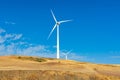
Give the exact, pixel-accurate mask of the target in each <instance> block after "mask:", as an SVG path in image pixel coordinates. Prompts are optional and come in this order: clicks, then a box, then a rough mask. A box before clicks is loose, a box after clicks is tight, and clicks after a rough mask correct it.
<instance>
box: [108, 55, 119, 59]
mask: <svg viewBox="0 0 120 80" xmlns="http://www.w3.org/2000/svg"><path fill="white" fill-rule="evenodd" d="M110 58H115V59H120V56H110Z"/></svg>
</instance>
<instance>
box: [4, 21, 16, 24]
mask: <svg viewBox="0 0 120 80" xmlns="http://www.w3.org/2000/svg"><path fill="white" fill-rule="evenodd" d="M5 24H7V25H9V24H11V25H15V24H16V23H15V22H11V21H5Z"/></svg>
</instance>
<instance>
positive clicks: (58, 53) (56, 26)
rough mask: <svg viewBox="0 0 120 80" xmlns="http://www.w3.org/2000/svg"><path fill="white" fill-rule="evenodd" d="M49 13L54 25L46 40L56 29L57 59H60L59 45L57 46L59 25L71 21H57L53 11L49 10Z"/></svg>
mask: <svg viewBox="0 0 120 80" xmlns="http://www.w3.org/2000/svg"><path fill="white" fill-rule="evenodd" d="M51 13H52V16H53V19H54V20H55V25H54V27H53V29H52V30H51V32H50V34H49V36H48V39H49V37H50V36H51V34H52V33H53V31H54V30H55V28H57V59H59V58H60V45H59V43H60V42H59V26H60V24H61V23H65V22H69V21H71V20H62V21H57V19H56V17H55V15H54V13H53V11H52V10H51Z"/></svg>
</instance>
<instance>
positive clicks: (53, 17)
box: [51, 10, 57, 23]
mask: <svg viewBox="0 0 120 80" xmlns="http://www.w3.org/2000/svg"><path fill="white" fill-rule="evenodd" d="M51 13H52V16H53V18H54V20H55V22H56V23H57V19H56V17H55V15H54V13H53V11H52V10H51Z"/></svg>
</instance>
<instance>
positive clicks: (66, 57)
mask: <svg viewBox="0 0 120 80" xmlns="http://www.w3.org/2000/svg"><path fill="white" fill-rule="evenodd" d="M71 51H72V50H70V51H69V52H67V53H62V54H63V55H65V59H66V60H68V56H67V55H68V54H69V53H70V52H71Z"/></svg>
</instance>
